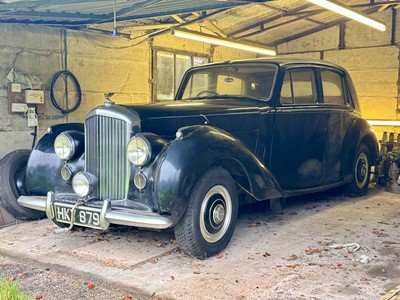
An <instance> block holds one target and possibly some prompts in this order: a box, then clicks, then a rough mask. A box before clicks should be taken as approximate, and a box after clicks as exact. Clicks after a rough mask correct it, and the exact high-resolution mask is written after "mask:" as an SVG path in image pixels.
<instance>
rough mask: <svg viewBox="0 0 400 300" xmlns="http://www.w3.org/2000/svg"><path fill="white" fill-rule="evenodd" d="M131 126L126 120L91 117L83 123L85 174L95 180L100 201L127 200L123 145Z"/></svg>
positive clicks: (128, 173) (126, 168)
mask: <svg viewBox="0 0 400 300" xmlns="http://www.w3.org/2000/svg"><path fill="white" fill-rule="evenodd" d="M130 128H131V124H129V123H127V122H126V121H125V120H122V119H118V118H114V117H109V116H104V115H92V116H90V117H88V118H87V119H86V122H85V170H86V171H87V172H89V173H91V174H93V175H95V176H96V177H97V178H98V187H97V191H96V196H97V197H98V198H99V199H100V200H105V199H110V200H115V199H126V197H127V194H128V187H129V178H130V165H129V162H128V160H127V159H126V145H127V143H128V140H129V138H130Z"/></svg>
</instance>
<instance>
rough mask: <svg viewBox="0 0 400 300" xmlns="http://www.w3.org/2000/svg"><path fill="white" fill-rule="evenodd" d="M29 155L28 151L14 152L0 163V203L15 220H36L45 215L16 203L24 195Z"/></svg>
mask: <svg viewBox="0 0 400 300" xmlns="http://www.w3.org/2000/svg"><path fill="white" fill-rule="evenodd" d="M30 153H31V151H30V150H25V149H22V150H15V151H12V152H10V153H8V154H7V155H6V156H4V157H3V158H2V160H1V161H0V202H1V203H2V204H3V206H4V207H5V209H6V210H7V211H8V212H9V213H11V214H12V215H13V216H14V217H15V218H17V219H27V220H30V219H38V218H41V217H44V215H45V214H44V212H42V211H37V210H33V209H30V208H27V207H23V206H20V205H19V204H18V202H17V200H18V197H19V196H21V195H23V194H24V193H25V171H26V165H27V161H28V158H29V155H30Z"/></svg>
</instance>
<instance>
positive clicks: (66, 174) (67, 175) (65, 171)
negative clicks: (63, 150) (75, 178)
mask: <svg viewBox="0 0 400 300" xmlns="http://www.w3.org/2000/svg"><path fill="white" fill-rule="evenodd" d="M71 176H72V171H71V169H70V168H69V167H68V166H63V167H62V168H61V177H62V178H63V179H64V180H65V181H69V180H70V179H71Z"/></svg>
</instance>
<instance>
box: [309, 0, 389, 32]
mask: <svg viewBox="0 0 400 300" xmlns="http://www.w3.org/2000/svg"><path fill="white" fill-rule="evenodd" d="M308 1H309V2H311V3H314V4H315V5H319V6H322V7H323V8H326V9H328V10H331V11H334V12H336V13H338V14H341V15H343V16H345V17H348V18H350V19H353V20H355V21H358V22H361V23H363V24H365V25H368V26H371V27H373V28H375V29H378V30H380V31H385V30H386V25H385V24H383V23H380V22H378V21H375V20H374V19H371V18H370V17H369V16H367V15H365V14H363V13H360V12H357V11H355V10H353V9H351V8H349V7H347V6H345V5H342V4H341V3H338V2H336V1H334V0H329V1H328V0H308Z"/></svg>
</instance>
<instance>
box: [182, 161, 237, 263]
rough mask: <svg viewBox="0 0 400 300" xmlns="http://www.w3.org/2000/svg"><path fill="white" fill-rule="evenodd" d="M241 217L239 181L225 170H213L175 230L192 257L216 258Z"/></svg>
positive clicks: (199, 184) (197, 186)
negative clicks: (236, 183)
mask: <svg viewBox="0 0 400 300" xmlns="http://www.w3.org/2000/svg"><path fill="white" fill-rule="evenodd" d="M237 216H238V196H237V190H236V185H235V182H234V181H233V179H232V177H231V175H230V174H229V173H228V172H227V171H226V170H225V169H223V168H212V169H210V170H209V171H207V172H206V173H205V174H204V176H203V177H201V178H200V179H199V180H198V181H197V183H196V184H195V186H194V188H193V190H192V192H191V194H190V198H189V204H188V207H187V209H186V211H185V213H184V215H183V216H182V218H181V220H180V221H179V222H178V224H177V225H176V226H175V228H174V230H175V237H176V239H177V241H178V243H179V245H180V247H181V249H182V250H183V251H184V252H185V253H187V254H189V255H193V256H195V257H198V258H206V257H209V256H212V255H215V254H217V253H219V252H221V251H222V250H223V249H225V247H226V246H227V245H228V243H229V241H230V240H231V237H232V235H233V232H234V230H235V225H236V221H237Z"/></svg>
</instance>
